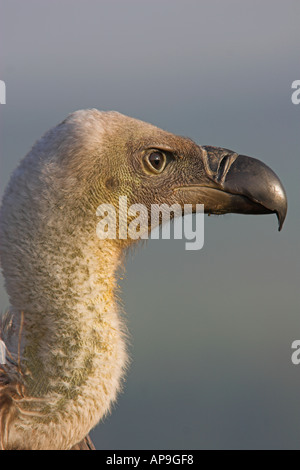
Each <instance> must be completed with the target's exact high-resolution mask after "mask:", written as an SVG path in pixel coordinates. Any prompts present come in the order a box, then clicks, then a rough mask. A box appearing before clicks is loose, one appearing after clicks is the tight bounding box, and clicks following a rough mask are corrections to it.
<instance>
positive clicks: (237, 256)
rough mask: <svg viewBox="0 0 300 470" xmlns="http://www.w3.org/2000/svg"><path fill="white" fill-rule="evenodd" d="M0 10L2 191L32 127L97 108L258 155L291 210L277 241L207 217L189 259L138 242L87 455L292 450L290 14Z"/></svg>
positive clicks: (174, 2) (296, 14) (103, 1)
mask: <svg viewBox="0 0 300 470" xmlns="http://www.w3.org/2000/svg"><path fill="white" fill-rule="evenodd" d="M0 9H1V12H0V31H1V32H0V41H1V48H0V79H1V80H4V81H5V82H6V86H7V104H6V105H0V138H1V144H0V145H1V174H0V185H1V186H0V191H1V194H2V192H3V189H4V186H5V185H6V183H7V181H8V179H9V175H10V174H11V172H12V170H13V169H14V167H15V166H16V164H17V162H18V161H19V160H20V158H21V157H22V156H23V155H24V154H25V153H26V152H27V151H28V150H29V149H30V147H31V145H32V144H33V143H34V141H35V140H36V139H37V138H39V137H40V135H41V134H42V133H44V131H45V130H47V129H48V128H49V127H51V126H53V125H55V124H56V123H58V122H60V121H61V120H62V119H63V118H64V117H65V116H66V115H67V114H68V113H70V112H72V111H74V110H76V109H80V108H88V107H96V108H99V109H102V110H109V109H114V110H118V111H120V112H122V113H124V114H128V115H130V116H133V117H137V118H140V119H142V120H145V121H149V122H152V123H153V124H156V125H158V126H160V127H162V128H164V129H166V130H169V131H171V132H174V133H178V134H181V135H186V136H189V137H191V138H193V139H194V140H196V141H197V142H198V143H200V144H211V145H215V146H222V147H227V148H231V149H233V150H235V151H237V152H240V153H244V154H246V155H251V156H255V157H257V158H260V159H262V160H263V161H264V162H266V163H267V164H269V165H270V166H271V167H272V168H273V170H275V171H276V172H277V174H278V175H280V178H281V179H282V181H283V183H284V185H285V186H286V190H287V193H288V197H289V214H288V218H287V221H286V226H285V228H284V230H283V232H282V233H280V234H279V233H278V232H277V222H276V218H275V216H247V217H246V216H239V215H227V216H223V217H210V218H207V217H206V218H205V245H204V248H203V250H201V251H199V252H189V251H185V250H184V241H162V240H160V241H157V240H152V241H149V242H148V243H147V244H146V245H145V246H143V247H141V248H140V249H138V250H137V251H136V252H135V253H134V254H133V255H132V256H130V258H129V260H128V263H127V277H126V280H124V281H123V283H122V290H123V300H124V307H125V310H126V312H127V318H128V326H129V330H130V333H131V346H130V350H131V357H132V364H131V367H130V370H129V373H128V376H127V381H126V385H125V387H124V392H123V394H122V395H121V396H120V397H119V400H118V403H117V405H116V406H115V407H114V409H113V413H112V414H111V415H110V416H108V417H107V418H106V419H105V420H104V421H103V422H102V423H101V424H100V425H99V426H98V427H97V428H96V429H95V430H94V431H93V433H92V436H93V439H94V442H95V444H96V446H97V447H98V448H99V449H117V448H118V449H129V448H131V449H142V448H143V449H163V448H165V449H180V448H181V449H192V448H193V449H198V448H200V449H232V448H233V449H246V448H257V449H263V448H270V449H287V448H294V449H296V448H297V449H300V366H298V367H297V366H294V365H293V364H292V362H291V354H292V350H291V343H292V342H293V341H294V340H295V339H300V321H299V304H300V302H299V300H300V289H299V275H300V265H299V252H300V250H299V248H300V243H299V229H300V208H299V176H300V171H299V170H300V160H299V143H300V142H299V124H300V105H299V106H295V105H293V104H292V102H291V94H292V90H291V83H292V82H293V81H294V80H297V79H300V67H299V64H300V57H299V42H300V32H299V24H300V2H299V1H298V0H285V1H284V2H283V1H278V0H259V1H258V0H244V1H241V0H151V1H150V0H148V1H145V0H139V1H138V0H72V1H71V0H51V1H50V0H47V1H46V0H26V1H24V0H0ZM24 275H26V273H24ZM1 285H3V282H2V281H1ZM0 293H1V303H0V307H1V309H5V307H7V304H8V301H7V297H6V295H5V293H4V290H3V289H2V288H1V292H0Z"/></svg>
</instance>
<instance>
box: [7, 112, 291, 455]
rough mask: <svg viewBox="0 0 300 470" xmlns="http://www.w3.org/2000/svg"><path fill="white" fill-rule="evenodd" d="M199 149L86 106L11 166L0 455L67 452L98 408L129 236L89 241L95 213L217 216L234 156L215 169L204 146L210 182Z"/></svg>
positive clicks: (124, 359) (118, 323)
mask: <svg viewBox="0 0 300 470" xmlns="http://www.w3.org/2000/svg"><path fill="white" fill-rule="evenodd" d="M153 149H156V150H157V151H161V152H163V153H164V155H166V159H168V162H167V163H168V166H166V169H165V171H164V172H162V173H157V172H156V173H155V172H154V171H152V172H151V168H149V162H148V163H147V165H148V166H147V165H145V156H147V155H148V153H149V152H151V151H152V150H153ZM209 151H210V152H211V150H205V148H204V147H203V148H201V147H199V146H197V145H196V144H195V143H194V142H192V141H191V140H190V139H186V138H182V137H177V136H174V135H173V134H170V133H168V132H165V131H162V130H160V129H158V128H156V127H155V126H152V125H150V124H147V123H144V122H142V121H138V120H135V119H132V118H129V117H127V116H123V115H121V114H119V113H116V112H100V111H98V110H95V109H93V110H84V111H77V112H75V113H73V114H71V115H70V116H69V117H68V118H67V119H65V120H64V121H63V122H62V123H60V124H59V125H58V126H56V127H54V128H53V129H51V130H50V131H48V132H47V133H46V134H45V135H44V136H43V137H42V138H41V139H40V140H39V141H38V142H37V143H36V144H35V145H34V146H33V148H32V149H31V151H30V152H29V153H28V154H27V156H26V157H25V158H24V159H23V160H22V162H21V163H20V165H19V166H18V168H17V169H16V170H15V172H14V174H13V175H12V178H11V180H10V182H9V185H8V187H7V189H6V191H5V194H4V198H3V202H2V206H1V210H0V256H1V267H2V270H3V274H4V278H5V287H6V289H7V292H8V295H9V298H10V304H11V307H10V309H9V312H8V313H7V314H6V316H5V317H3V319H2V323H1V330H0V331H1V339H3V341H4V342H5V344H6V347H7V361H6V364H4V365H2V366H1V368H0V423H1V426H0V430H1V446H2V448H4V449H71V448H72V447H73V446H75V445H76V444H77V443H79V442H80V441H82V440H83V439H84V438H85V436H86V435H87V434H88V433H89V431H90V430H91V429H92V428H93V427H94V426H95V425H96V424H97V423H98V422H99V420H100V419H101V418H102V417H103V416H104V415H105V414H106V413H107V412H108V411H109V410H110V407H111V404H112V403H113V402H114V401H115V399H116V397H117V395H118V393H119V391H120V389H121V387H122V382H123V378H124V373H125V371H126V367H127V364H128V355H127V351H126V327H125V326H124V322H123V320H122V315H121V311H120V307H119V305H118V301H117V294H116V293H117V281H116V276H117V272H118V270H119V269H120V268H121V267H122V266H123V263H124V253H125V252H126V249H127V248H128V246H129V245H130V244H132V243H133V240H123V239H115V240H99V238H98V236H97V234H96V226H97V223H98V217H97V214H96V210H97V207H98V206H99V204H101V203H109V204H112V205H113V206H114V207H116V208H117V206H118V200H119V196H120V195H125V196H126V197H127V198H128V201H129V203H130V204H134V203H143V204H144V205H145V206H146V207H147V208H150V206H151V204H153V203H156V204H162V203H168V204H169V205H171V204H173V203H180V204H181V205H183V204H184V203H185V202H186V203H190V202H192V203H196V202H197V201H199V203H205V202H206V201H207V204H208V212H216V213H222V211H224V212H228V211H229V210H228V207H227V206H226V204H228V202H227V200H228V197H229V196H228V192H227V193H226V194H227V199H226V203H224V207H223V206H222V204H221V203H220V201H219V197H220V196H219V194H217V193H221V190H222V191H224V188H223V189H222V188H221V186H220V185H221V183H220V181H225V179H226V175H227V173H228V171H229V167H230V165H232V164H233V163H234V161H235V160H236V159H237V157H238V155H237V154H234V153H230V154H229V153H228V152H229V151H228V152H227V151H226V152H227V153H228V155H229V159H230V164H228V165H227V167H228V168H227V167H226V165H223V166H222V165H221V162H222V160H223V158H224V155H223V153H224V152H223V153H222V152H219V153H218V152H217V149H216V152H215V157H214V158H215V160H214V161H213V164H214V165H215V166H214V168H216V175H217V176H215V173H213V172H211V171H210V170H209V167H208V164H209V162H211V161H212V157H210V156H209ZM226 152H225V154H226V155H227V153H226ZM204 163H205V164H204ZM166 165H167V164H166ZM210 168H211V167H210ZM225 169H226V172H225ZM218 172H219V173H220V172H223V173H222V178H219V176H220V174H219V175H218ZM222 184H223V183H222ZM278 184H279V183H278ZM189 185H191V187H192V191H191V190H190V188H189V187H188V189H186V187H187V186H189ZM195 186H196V187H197V188H198V189H197V191H198V192H197V191H196V193H195ZM219 186H220V189H217V190H216V189H215V188H219ZM203 188H204V189H203ZM177 189H178V191H177ZM209 191H210V195H208V192H209ZM201 195H202V196H201ZM230 197H231V199H232V198H235V199H234V200H236V201H237V202H236V204H237V206H238V205H239V204H242V205H243V206H241V207H242V209H239V210H237V212H238V211H241V212H242V211H243V210H244V207H246V205H247V211H248V212H249V211H250V209H249V207H251V208H252V207H253V211H254V212H255V213H257V212H258V211H259V210H261V212H263V213H267V212H269V213H271V212H274V211H277V212H278V211H280V210H281V211H282V210H283V209H282V208H281V209H278V210H277V208H276V209H275V208H270V207H267V206H263V202H261V201H259V202H257V201H255V202H253V201H252V200H250V199H251V198H250V199H249V198H248V199H247V202H245V201H246V199H245V197H244V196H241V197H240V199H238V196H237V195H236V194H230ZM201 198H202V199H201ZM216 198H217V199H216ZM231 199H230V201H231ZM216 200H217V202H216ZM259 204H260V206H259ZM225 206H226V207H225ZM232 207H233V205H232V202H230V208H232ZM274 207H275V206H274ZM260 208H261V209H260ZM251 210H252V209H251ZM230 211H234V210H230ZM245 212H246V210H245Z"/></svg>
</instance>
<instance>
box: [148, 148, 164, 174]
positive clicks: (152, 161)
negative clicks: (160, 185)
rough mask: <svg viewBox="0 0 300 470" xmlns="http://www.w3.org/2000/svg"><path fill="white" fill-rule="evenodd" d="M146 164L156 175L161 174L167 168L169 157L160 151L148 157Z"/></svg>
mask: <svg viewBox="0 0 300 470" xmlns="http://www.w3.org/2000/svg"><path fill="white" fill-rule="evenodd" d="M146 163H147V165H148V167H149V169H150V170H151V171H153V172H154V173H161V172H162V171H163V170H164V169H165V166H166V163H167V157H166V155H165V154H164V153H163V152H160V151H159V150H156V151H153V152H151V153H149V154H148V155H147V156H146Z"/></svg>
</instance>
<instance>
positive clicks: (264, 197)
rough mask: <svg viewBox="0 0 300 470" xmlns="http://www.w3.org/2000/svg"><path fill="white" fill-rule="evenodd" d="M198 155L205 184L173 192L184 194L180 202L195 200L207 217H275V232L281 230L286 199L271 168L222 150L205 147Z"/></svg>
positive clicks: (193, 185)
mask: <svg viewBox="0 0 300 470" xmlns="http://www.w3.org/2000/svg"><path fill="white" fill-rule="evenodd" d="M200 151H201V154H202V161H203V164H204V168H205V173H206V175H205V181H204V182H203V181H201V182H199V184H197V183H196V184H192V185H191V186H185V187H184V188H183V187H181V188H177V190H178V191H181V190H183V191H184V192H185V197H184V199H186V196H187V197H188V200H189V203H192V204H195V200H197V201H198V202H197V204H204V211H205V213H208V214H226V213H236V214H276V215H277V218H278V223H279V231H280V230H281V229H282V227H283V223H284V221H285V218H286V213H287V197H286V193H285V190H284V188H283V186H282V183H281V181H280V180H279V178H278V176H277V175H276V174H275V173H274V172H273V171H272V170H271V168H269V167H268V166H267V165H265V164H264V163H263V162H261V161H260V160H257V159H256V158H251V157H246V156H245V155H238V154H237V153H234V152H232V151H231V150H227V149H223V148H218V147H208V146H205V147H200ZM195 192H196V194H195ZM187 193H189V195H188V194H187ZM192 199H193V202H192Z"/></svg>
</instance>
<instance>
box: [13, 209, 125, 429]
mask: <svg viewBox="0 0 300 470" xmlns="http://www.w3.org/2000/svg"><path fill="white" fill-rule="evenodd" d="M60 209H61V208H58V209H56V211H52V213H51V217H49V219H48V220H47V225H46V226H45V225H44V226H43V227H40V228H39V229H38V230H36V232H35V234H34V235H33V239H32V238H31V242H30V243H31V246H30V248H31V249H29V250H28V251H29V252H31V259H28V262H29V263H30V266H31V268H30V271H31V272H30V283H31V291H30V295H29V296H27V298H23V299H20V295H18V299H17V303H18V305H17V307H18V311H19V312H20V311H21V310H22V311H24V337H25V341H24V348H23V354H22V356H23V357H22V363H23V364H24V365H25V368H26V369H27V370H28V372H29V373H28V374H26V376H25V377H26V392H27V394H28V395H29V396H31V397H49V403H50V402H51V409H52V410H53V412H56V411H57V410H58V408H59V409H60V410H61V409H64V408H66V407H67V406H68V403H70V402H72V407H73V408H74V407H76V406H77V405H76V403H79V402H82V403H85V407H86V408H87V410H86V412H87V413H88V412H89V409H88V407H89V406H90V409H91V410H92V411H93V414H94V419H95V424H96V423H97V422H98V420H99V419H100V417H101V416H102V415H103V414H104V413H105V412H106V411H107V410H108V409H109V406H110V403H111V402H112V401H113V400H114V399H115V398H116V394H117V392H118V389H119V386H120V379H121V377H122V374H123V371H124V367H125V364H126V351H125V346H124V340H123V334H122V325H121V323H120V319H119V314H118V306H117V303H116V297H115V291H116V288H117V282H116V275H117V270H118V268H119V266H120V264H121V261H122V250H121V249H120V247H119V246H118V245H117V244H116V243H115V242H113V241H110V240H99V238H98V237H97V234H96V224H97V222H98V220H97V218H96V216H94V217H93V216H92V215H91V214H89V213H87V214H86V213H85V212H84V211H82V213H80V211H79V212H78V211H76V212H74V211H70V212H69V213H67V214H66V213H64V212H63V213H58V212H57V211H59V210H60ZM62 221H63V222H62ZM62 223H63V224H64V226H63V227H62V226H61V224H62ZM26 240H27V238H26ZM19 294H20V290H19ZM26 295H27V294H26ZM13 306H15V305H14V302H13ZM49 403H48V404H49ZM65 411H66V410H65ZM47 416H48V417H49V420H50V419H51V413H49V409H47ZM88 424H89V425H90V422H89V423H88Z"/></svg>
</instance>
